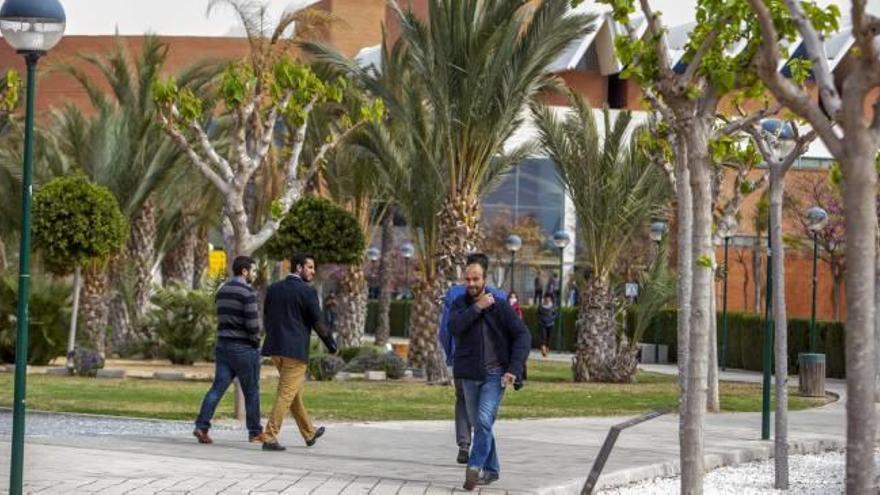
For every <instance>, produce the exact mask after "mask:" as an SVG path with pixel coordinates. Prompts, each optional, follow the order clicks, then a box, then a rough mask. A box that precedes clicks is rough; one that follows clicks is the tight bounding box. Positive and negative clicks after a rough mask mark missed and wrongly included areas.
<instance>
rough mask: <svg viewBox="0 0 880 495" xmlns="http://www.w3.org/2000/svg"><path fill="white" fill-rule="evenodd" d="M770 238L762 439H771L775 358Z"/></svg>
mask: <svg viewBox="0 0 880 495" xmlns="http://www.w3.org/2000/svg"><path fill="white" fill-rule="evenodd" d="M770 245H771V244H770V236H769V235H768V236H767V288H766V289H765V291H764V292H766V299H765V303H764V352H763V366H762V367H763V368H764V370H763V375H764V376H763V388H762V400H761V439H762V440H769V439H770V367H771V363H772V356H773V312H772V310H771V307H772V306H773V270H772V269H771V268H770V266H771V262H772V256H773V254H772V252H771V251H770Z"/></svg>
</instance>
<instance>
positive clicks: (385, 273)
mask: <svg viewBox="0 0 880 495" xmlns="http://www.w3.org/2000/svg"><path fill="white" fill-rule="evenodd" d="M393 250H394V213H393V212H392V211H391V210H389V211H388V212H387V213H385V217H384V218H383V219H382V258H381V259H380V260H379V308H378V309H379V323H378V325H377V326H376V345H378V346H384V345H385V344H387V343H388V339H389V338H391V289H392V277H391V275H392V272H393V270H392V267H391V264H392V263H393V254H394V253H393V252H392V251H393Z"/></svg>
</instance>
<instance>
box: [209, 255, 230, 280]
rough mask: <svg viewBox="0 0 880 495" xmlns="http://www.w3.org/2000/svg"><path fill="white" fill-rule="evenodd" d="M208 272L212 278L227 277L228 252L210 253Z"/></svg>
mask: <svg viewBox="0 0 880 495" xmlns="http://www.w3.org/2000/svg"><path fill="white" fill-rule="evenodd" d="M208 272H209V273H210V275H211V278H219V277H223V276H225V275H226V252H225V251H221V250H219V249H216V250H213V251H211V252H210V253H208Z"/></svg>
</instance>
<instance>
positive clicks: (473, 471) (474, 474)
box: [462, 467, 480, 491]
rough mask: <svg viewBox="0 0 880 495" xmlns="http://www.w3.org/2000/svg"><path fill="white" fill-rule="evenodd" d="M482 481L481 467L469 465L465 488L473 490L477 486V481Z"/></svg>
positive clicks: (465, 476)
mask: <svg viewBox="0 0 880 495" xmlns="http://www.w3.org/2000/svg"><path fill="white" fill-rule="evenodd" d="M479 482H480V469H479V468H472V467H468V468H467V470H466V471H465V472H464V485H463V486H462V488H464V489H465V490H467V491H471V490H473V489H474V488H476V487H477V483H479Z"/></svg>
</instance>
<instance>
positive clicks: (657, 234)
mask: <svg viewBox="0 0 880 495" xmlns="http://www.w3.org/2000/svg"><path fill="white" fill-rule="evenodd" d="M666 229H667V226H666V222H654V223H652V224H651V234H650V236H651V240H652V241H654V243H655V244H656V245H657V251H656V254H655V255H654V257H655V258H654V263H657V262H659V261H660V243H661V242H663V236H664V235H666ZM653 327H654V362H655V363H659V362H660V325H659V324H658V319H657V318H654V322H653Z"/></svg>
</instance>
